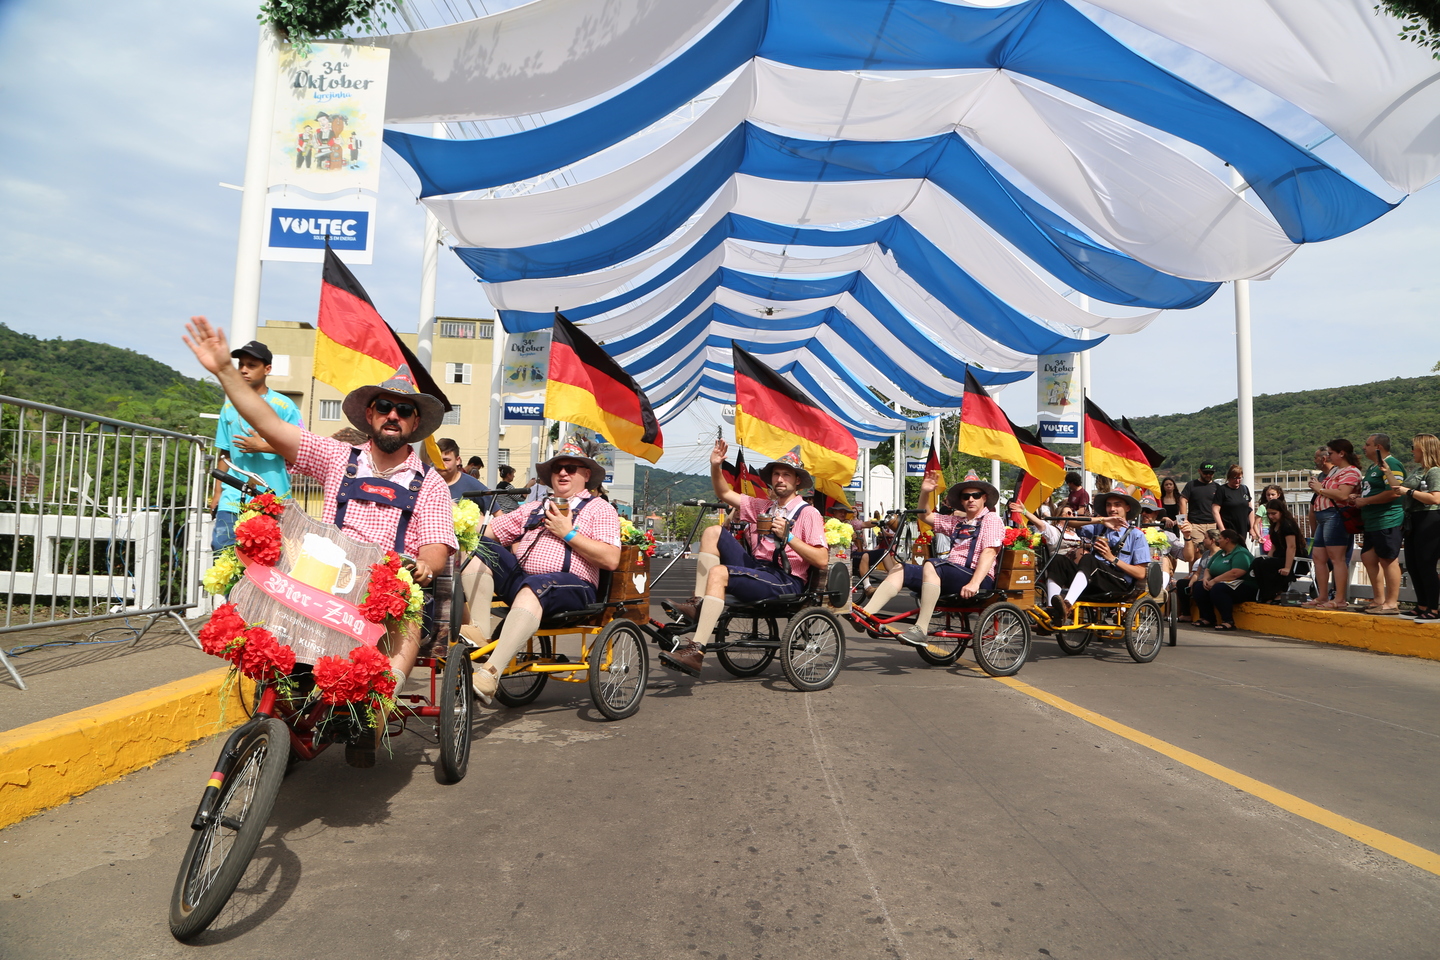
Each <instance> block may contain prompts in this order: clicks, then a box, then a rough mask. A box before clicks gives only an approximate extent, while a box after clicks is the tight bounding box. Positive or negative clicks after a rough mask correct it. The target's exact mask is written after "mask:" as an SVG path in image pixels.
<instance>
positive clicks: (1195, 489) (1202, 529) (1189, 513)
mask: <svg viewBox="0 0 1440 960" xmlns="http://www.w3.org/2000/svg"><path fill="white" fill-rule="evenodd" d="M1219 492H1220V484H1218V483H1216V482H1215V464H1213V463H1211V462H1210V461H1209V460H1206V461H1205V462H1204V463H1202V464H1200V479H1199V480H1191V481H1190V482H1189V483H1187V484H1185V489H1184V490H1181V491H1180V513H1181V514H1183V515H1184V517H1185V519H1186V520H1188V521H1190V526H1189V529H1187V530H1186V531H1185V539H1186V540H1188V541H1190V542H1191V543H1193V544H1195V549H1197V550H1198V549H1200V545H1201V544H1203V543H1204V542H1205V534H1206V533H1208V532H1211V531H1218V530H1219V529H1220V525H1219V524H1218V523H1216V522H1215V497H1216V495H1217V494H1219Z"/></svg>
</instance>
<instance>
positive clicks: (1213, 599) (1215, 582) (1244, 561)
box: [1191, 530, 1255, 630]
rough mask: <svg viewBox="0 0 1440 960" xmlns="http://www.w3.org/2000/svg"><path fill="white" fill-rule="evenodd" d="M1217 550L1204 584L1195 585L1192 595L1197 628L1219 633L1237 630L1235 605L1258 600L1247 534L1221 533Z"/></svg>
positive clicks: (1236, 532) (1206, 572)
mask: <svg viewBox="0 0 1440 960" xmlns="http://www.w3.org/2000/svg"><path fill="white" fill-rule="evenodd" d="M1216 544H1217V547H1216V550H1215V553H1213V554H1212V555H1211V556H1210V561H1209V562H1208V563H1207V564H1206V565H1205V582H1204V583H1203V584H1200V585H1197V586H1195V587H1194V588H1193V589H1192V590H1191V595H1192V596H1193V597H1194V598H1195V605H1196V606H1197V607H1199V608H1200V619H1199V620H1196V621H1195V623H1196V625H1197V626H1201V627H1211V626H1213V627H1214V628H1215V629H1216V630H1234V629H1235V614H1234V610H1235V605H1236V604H1239V603H1244V602H1245V601H1247V600H1254V599H1255V581H1254V579H1253V578H1250V577H1247V574H1248V573H1249V572H1250V564H1251V562H1252V557H1251V556H1250V551H1249V550H1246V549H1245V534H1243V533H1241V532H1240V531H1238V530H1221V531H1220V533H1219V535H1218V536H1217V538H1216Z"/></svg>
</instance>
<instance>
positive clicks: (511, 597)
mask: <svg viewBox="0 0 1440 960" xmlns="http://www.w3.org/2000/svg"><path fill="white" fill-rule="evenodd" d="M535 473H536V475H537V476H538V477H539V478H540V482H541V483H543V484H545V486H547V487H549V488H550V490H551V491H552V492H551V494H550V496H549V497H547V498H546V499H544V500H542V501H540V502H539V503H534V504H526V505H525V506H523V507H521V508H520V509H519V510H512V511H511V512H509V513H506V514H502V515H501V516H498V517H496V518H495V519H494V520H492V521H491V522H490V529H489V535H488V536H487V537H486V538H485V539H484V540H483V541H481V545H480V548H479V549H478V550H476V551H475V554H474V559H472V560H470V561H469V562H468V563H467V564H466V567H465V571H464V573H463V577H464V579H465V592H466V595H467V596H468V597H469V598H470V618H471V620H472V623H470V624H467V625H466V626H463V627H461V628H460V633H461V635H462V636H464V637H465V639H467V640H469V641H470V642H471V643H474V644H476V645H477V646H484V645H485V644H487V643H489V642H490V640H489V636H490V603H491V600H492V599H493V598H494V596H495V595H496V594H497V593H498V594H499V595H500V596H501V597H502V598H503V599H504V600H505V602H506V603H508V604H509V605H510V612H509V613H508V614H506V616H505V620H504V622H503V625H502V626H501V628H500V636H499V638H498V639H497V641H496V644H495V649H494V650H493V651H491V653H490V657H489V659H488V660H486V662H485V663H483V664H481V665H480V666H479V667H477V668H476V670H475V679H474V681H473V682H474V685H475V692H476V693H478V694H479V695H480V697H481V699H483V700H484V701H485V702H486V703H489V702H490V697H491V696H492V695H493V694H494V693H495V691H496V689H497V688H498V687H499V685H500V675H501V674H502V673H504V672H505V668H506V667H508V666H509V665H510V661H511V660H513V659H515V655H516V654H517V653H519V652H520V650H521V648H523V647H524V646H525V644H526V643H527V642H528V641H529V640H530V637H532V636H533V635H534V633H535V631H536V630H537V629H539V627H540V621H541V619H542V618H543V617H544V615H545V614H547V613H552V614H553V613H564V612H566V611H568V610H579V609H581V608H582V607H587V606H589V605H590V604H592V603H594V602H595V600H596V596H595V588H596V587H597V586H598V585H599V582H600V571H601V570H614V569H615V568H616V567H618V566H620V517H619V515H618V514H617V513H616V512H615V508H614V507H612V506H611V505H610V503H609V501H607V500H605V499H603V498H601V497H597V496H595V493H594V491H596V490H598V489H599V487H600V484H601V483H602V482H604V480H605V470H604V468H602V467H601V466H600V464H599V463H598V462H596V461H595V460H594V459H593V458H591V457H588V456H586V455H585V451H584V450H583V449H581V447H580V445H579V444H577V443H576V442H575V441H574V440H566V441H565V443H564V445H563V446H562V447H561V448H560V452H559V453H557V454H555V456H553V457H551V458H550V459H549V460H546V461H545V462H544V463H542V464H540V465H539V466H538V467H536V468H535ZM602 599H603V598H602Z"/></svg>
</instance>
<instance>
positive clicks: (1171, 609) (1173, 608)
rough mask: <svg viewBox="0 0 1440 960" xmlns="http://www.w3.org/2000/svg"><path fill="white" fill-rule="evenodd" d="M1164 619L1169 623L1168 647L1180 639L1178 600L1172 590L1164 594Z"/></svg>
mask: <svg viewBox="0 0 1440 960" xmlns="http://www.w3.org/2000/svg"><path fill="white" fill-rule="evenodd" d="M1165 619H1166V620H1168V621H1169V624H1168V626H1169V629H1170V646H1172V647H1173V646H1175V642H1176V641H1177V640H1178V639H1179V637H1180V598H1179V596H1178V595H1177V594H1176V592H1175V591H1174V590H1171V591H1169V592H1168V593H1166V594H1165Z"/></svg>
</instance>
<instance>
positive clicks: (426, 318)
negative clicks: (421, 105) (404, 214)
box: [415, 123, 445, 376]
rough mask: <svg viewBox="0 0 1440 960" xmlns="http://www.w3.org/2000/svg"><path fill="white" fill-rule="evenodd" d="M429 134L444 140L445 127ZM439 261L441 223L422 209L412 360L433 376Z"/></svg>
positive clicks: (440, 127) (433, 128)
mask: <svg viewBox="0 0 1440 960" xmlns="http://www.w3.org/2000/svg"><path fill="white" fill-rule="evenodd" d="M430 134H431V136H433V137H436V138H443V137H444V136H445V124H443V123H436V124H432V126H431V130H430ZM439 261H440V221H439V219H438V218H436V216H435V214H434V213H432V212H431V211H430V208H429V207H426V208H425V233H424V236H423V238H422V239H421V241H420V319H419V324H418V326H417V327H416V337H415V356H416V358H417V359H418V360H419V361H420V365H421V366H423V367H424V368H425V370H426V371H427V372H428V373H429V374H430V375H431V376H434V375H435V360H434V354H435V339H434V338H435V275H436V273H437V272H438V270H439Z"/></svg>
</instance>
